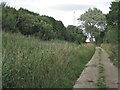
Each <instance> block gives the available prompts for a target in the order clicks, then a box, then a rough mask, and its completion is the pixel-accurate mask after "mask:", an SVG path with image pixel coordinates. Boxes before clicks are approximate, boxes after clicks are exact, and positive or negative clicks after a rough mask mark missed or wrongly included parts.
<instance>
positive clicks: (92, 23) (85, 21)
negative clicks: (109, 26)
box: [78, 8, 106, 42]
mask: <svg viewBox="0 0 120 90" xmlns="http://www.w3.org/2000/svg"><path fill="white" fill-rule="evenodd" d="M78 20H79V21H80V22H81V24H82V27H83V28H84V29H85V31H86V33H88V34H90V36H91V38H90V41H91V42H93V37H94V36H95V34H96V33H98V32H101V31H104V30H105V27H106V17H105V15H104V14H103V13H102V11H101V10H99V9H97V8H93V9H91V8H89V9H88V11H86V12H85V13H84V14H82V15H81V16H80V18H78Z"/></svg>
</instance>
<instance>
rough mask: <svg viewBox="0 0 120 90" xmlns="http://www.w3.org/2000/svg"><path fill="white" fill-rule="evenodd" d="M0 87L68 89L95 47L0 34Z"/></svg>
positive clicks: (19, 35)
mask: <svg viewBox="0 0 120 90" xmlns="http://www.w3.org/2000/svg"><path fill="white" fill-rule="evenodd" d="M2 38H3V40H2V46H3V47H2V58H3V61H2V69H3V73H2V85H3V87H4V88H8V87H12V88H72V87H73V85H74V84H75V82H76V80H77V78H78V77H79V75H80V73H81V72H82V70H83V69H84V67H85V65H86V64H87V63H88V61H89V60H90V59H91V58H92V56H93V54H94V52H95V46H94V45H92V44H88V45H86V44H83V45H77V44H74V43H68V42H65V41H60V40H55V41H54V40H52V41H41V40H39V39H36V38H34V37H25V36H23V35H21V34H10V33H5V32H3V33H2Z"/></svg>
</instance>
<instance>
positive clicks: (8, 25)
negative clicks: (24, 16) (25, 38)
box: [0, 3, 18, 32]
mask: <svg viewBox="0 0 120 90" xmlns="http://www.w3.org/2000/svg"><path fill="white" fill-rule="evenodd" d="M0 6H2V29H3V30H4V31H11V32H17V31H18V29H17V27H16V24H17V19H16V16H17V11H16V9H15V8H11V7H9V6H7V5H6V3H1V4H0Z"/></svg>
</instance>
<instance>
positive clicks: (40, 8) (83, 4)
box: [2, 0, 114, 27]
mask: <svg viewBox="0 0 120 90" xmlns="http://www.w3.org/2000/svg"><path fill="white" fill-rule="evenodd" d="M112 1H114V0H107V1H105V0H92V1H89V0H69V1H68V0H66V1H64V0H61V1H57V0H51V1H49V0H34V1H32V0H2V2H6V4H7V5H9V6H11V7H13V8H15V9H19V8H20V7H22V8H24V9H27V10H29V11H32V12H35V13H38V14H40V15H46V16H50V17H53V18H55V19H56V20H60V21H62V22H63V24H64V26H65V27H67V26H68V25H76V26H78V25H79V23H78V20H77V19H78V18H79V17H80V15H81V14H83V13H84V12H85V11H87V10H88V9H89V8H98V9H100V10H101V11H102V12H103V13H104V14H107V13H108V12H109V7H110V3H111V2H112ZM74 12H75V13H74ZM61 14H62V15H61Z"/></svg>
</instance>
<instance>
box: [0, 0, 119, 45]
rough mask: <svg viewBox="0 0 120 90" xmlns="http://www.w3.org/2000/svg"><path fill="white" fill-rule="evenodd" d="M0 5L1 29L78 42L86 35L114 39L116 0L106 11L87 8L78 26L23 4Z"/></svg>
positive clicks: (114, 41) (97, 40) (103, 40)
mask: <svg viewBox="0 0 120 90" xmlns="http://www.w3.org/2000/svg"><path fill="white" fill-rule="evenodd" d="M0 5H1V6H2V19H3V20H2V29H3V31H5V32H12V33H15V32H20V33H22V34H24V35H26V36H28V35H33V36H35V37H38V38H40V39H42V40H51V39H59V40H66V41H70V42H76V43H78V44H80V43H85V41H86V39H87V36H89V35H90V37H89V39H90V42H94V40H93V38H95V43H96V44H101V43H112V44H117V43H118V33H119V25H120V2H112V3H111V6H110V7H109V8H110V11H109V13H108V14H103V13H102V11H101V10H99V9H97V8H93V9H91V8H89V9H88V10H87V11H86V12H85V13H84V14H82V15H81V16H80V17H79V18H78V20H79V21H80V22H81V24H80V26H73V25H68V26H67V27H65V26H64V24H63V23H62V21H58V20H55V19H54V18H53V17H50V16H45V15H39V14H38V13H34V12H32V11H29V10H27V9H24V8H20V9H18V10H16V9H15V8H13V7H10V6H8V5H6V4H5V3H1V4H0Z"/></svg>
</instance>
